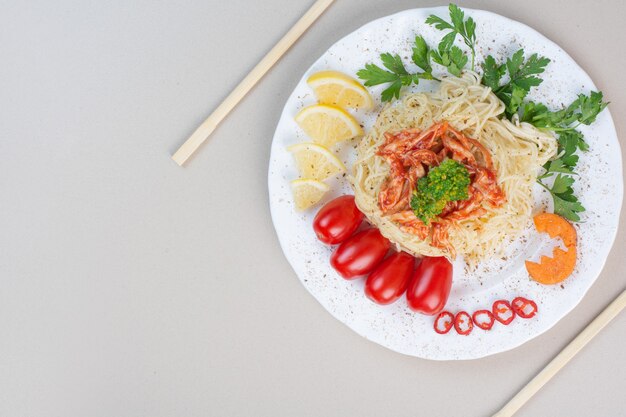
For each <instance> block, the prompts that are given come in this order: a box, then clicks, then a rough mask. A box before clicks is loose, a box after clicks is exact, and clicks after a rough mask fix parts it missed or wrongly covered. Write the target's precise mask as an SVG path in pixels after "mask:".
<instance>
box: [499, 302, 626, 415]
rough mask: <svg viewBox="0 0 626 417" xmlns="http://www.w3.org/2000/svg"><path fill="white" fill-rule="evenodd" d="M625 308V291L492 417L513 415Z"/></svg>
mask: <svg viewBox="0 0 626 417" xmlns="http://www.w3.org/2000/svg"><path fill="white" fill-rule="evenodd" d="M624 307H626V290H624V291H622V293H621V294H620V296H619V297H617V298H616V299H615V300H613V302H612V303H611V304H609V305H608V307H606V308H605V309H604V311H602V313H600V315H598V317H596V318H595V319H594V320H593V321H592V322H591V323H589V325H588V326H587V327H585V330H583V331H582V332H580V334H579V335H578V336H576V338H575V339H574V340H572V341H571V342H570V344H569V345H567V346H566V347H565V349H563V350H562V351H561V353H559V354H558V355H556V357H555V358H554V359H552V361H551V362H550V363H549V364H548V365H547V366H546V367H545V368H543V370H542V371H541V372H539V374H538V375H537V376H536V377H534V378H533V379H532V380H531V381H530V382H529V383H528V384H527V385H526V386H525V387H524V388H522V390H521V391H520V392H519V393H517V395H516V396H515V397H513V398H512V399H511V400H510V401H509V402H508V403H507V404H506V405H505V406H504V407H503V408H502V409H501V410H500V411H498V412H497V413H496V414H494V415H493V417H510V416H512V415H513V414H515V413H516V412H517V411H518V410H519V409H520V408H521V407H522V406H523V405H524V404H525V403H526V402H527V401H528V400H529V399H530V398H531V397H532V396H533V395H535V394H536V393H537V391H539V390H540V389H541V387H543V386H544V385H545V383H546V382H548V381H549V380H550V379H551V378H552V377H553V376H554V375H555V374H556V373H557V372H558V371H559V370H560V369H561V368H562V367H563V366H565V365H566V364H567V363H568V362H569V361H570V359H572V358H573V357H574V356H575V355H576V354H577V353H578V352H579V351H580V350H581V349H582V348H583V347H585V345H586V344H587V343H589V341H590V340H591V339H593V337H594V336H595V335H597V334H598V332H600V330H602V329H603V328H604V326H606V325H607V324H609V322H610V321H611V320H613V319H614V318H615V317H616V316H617V315H618V314H619V312H620V311H622V310H623V309H624Z"/></svg>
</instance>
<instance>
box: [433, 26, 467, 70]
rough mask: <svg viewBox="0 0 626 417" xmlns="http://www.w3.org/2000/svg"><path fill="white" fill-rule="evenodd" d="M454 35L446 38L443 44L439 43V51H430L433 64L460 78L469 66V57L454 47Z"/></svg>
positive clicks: (442, 41) (451, 33)
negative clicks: (467, 65)
mask: <svg viewBox="0 0 626 417" xmlns="http://www.w3.org/2000/svg"><path fill="white" fill-rule="evenodd" d="M450 35H452V36H450ZM454 35H455V33H454V32H450V33H448V34H447V35H446V36H444V37H443V39H442V40H441V42H439V45H438V46H437V50H434V49H433V50H432V51H430V57H431V58H432V60H433V62H435V63H437V64H439V65H443V66H444V67H446V69H447V70H448V72H449V73H450V74H452V75H454V76H455V77H459V76H461V71H462V70H463V68H465V65H466V64H467V56H466V55H465V54H464V53H463V51H462V50H461V48H459V47H458V46H454V45H453V42H454Z"/></svg>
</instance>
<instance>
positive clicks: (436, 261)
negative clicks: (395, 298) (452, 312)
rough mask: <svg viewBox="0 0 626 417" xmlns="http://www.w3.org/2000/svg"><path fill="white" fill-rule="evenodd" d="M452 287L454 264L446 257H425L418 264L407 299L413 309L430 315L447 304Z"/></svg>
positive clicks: (439, 310)
mask: <svg viewBox="0 0 626 417" xmlns="http://www.w3.org/2000/svg"><path fill="white" fill-rule="evenodd" d="M451 287H452V264H451V263H450V261H448V260H447V259H446V258H444V257H437V258H428V257H426V258H424V259H422V262H420V264H419V265H418V266H417V268H416V269H415V272H414V273H413V277H412V278H411V282H410V283H409V288H408V289H407V291H406V299H407V302H408V304H409V307H410V308H411V310H413V311H416V312H418V313H422V314H427V315H429V316H432V315H435V314H438V313H440V312H441V310H443V308H444V307H445V306H446V301H448V296H449V295H450V288H451Z"/></svg>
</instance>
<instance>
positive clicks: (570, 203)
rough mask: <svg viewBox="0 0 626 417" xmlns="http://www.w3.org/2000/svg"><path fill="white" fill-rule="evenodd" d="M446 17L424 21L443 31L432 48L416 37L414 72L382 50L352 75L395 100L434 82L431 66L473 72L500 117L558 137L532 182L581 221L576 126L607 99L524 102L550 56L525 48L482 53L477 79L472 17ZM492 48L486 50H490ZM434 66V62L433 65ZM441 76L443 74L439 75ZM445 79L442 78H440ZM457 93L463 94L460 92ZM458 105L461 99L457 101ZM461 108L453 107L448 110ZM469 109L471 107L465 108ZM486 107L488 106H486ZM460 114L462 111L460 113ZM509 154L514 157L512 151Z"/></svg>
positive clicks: (580, 146) (453, 10)
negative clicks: (499, 54) (557, 104)
mask: <svg viewBox="0 0 626 417" xmlns="http://www.w3.org/2000/svg"><path fill="white" fill-rule="evenodd" d="M449 14H450V21H449V22H448V21H446V20H445V19H443V18H441V17H439V16H436V15H430V16H429V17H428V18H427V19H426V23H427V24H429V25H431V26H433V27H435V28H436V29H438V30H440V31H445V32H447V33H446V35H445V36H444V37H443V38H442V39H441V41H440V42H439V44H438V45H437V48H436V49H435V48H432V49H431V48H430V46H429V45H428V44H427V43H426V41H425V40H424V38H423V37H422V36H421V35H418V36H416V37H415V40H414V44H413V54H412V56H411V60H412V61H413V64H415V65H416V66H417V68H418V70H417V71H416V72H414V73H411V72H409V71H407V69H406V67H405V66H404V63H403V60H402V58H401V57H400V55H398V54H391V53H383V54H381V55H380V59H381V61H382V63H383V66H384V67H385V68H381V67H379V66H377V65H376V64H373V63H369V64H366V65H365V67H364V68H363V69H361V70H359V71H358V72H357V76H358V77H359V78H361V79H362V80H364V81H365V85H366V86H375V85H380V84H386V85H387V88H385V89H384V90H383V91H382V95H381V98H382V101H383V102H385V101H392V100H393V99H394V98H395V99H399V98H400V97H401V95H402V89H403V88H404V87H405V86H410V85H411V84H415V85H417V84H419V82H420V80H436V81H439V80H440V79H441V78H440V77H442V76H441V75H439V74H438V73H437V72H436V71H435V70H436V68H437V66H439V67H444V68H445V69H446V71H447V72H448V73H449V74H450V75H452V76H453V77H460V78H464V77H465V76H466V75H468V74H474V75H476V77H477V79H478V80H479V81H480V83H481V84H482V85H483V86H485V87H487V88H489V89H490V90H491V91H492V92H493V94H494V95H495V97H497V99H498V101H499V102H500V103H501V104H502V106H501V107H500V108H498V110H499V111H500V113H499V116H502V117H503V118H504V120H508V121H510V122H512V123H513V124H514V125H515V126H517V127H518V128H520V127H521V128H525V127H526V126H534V127H537V128H539V129H540V130H542V131H545V132H547V133H548V132H549V133H550V134H551V135H552V136H553V137H557V139H558V152H556V153H553V154H552V155H551V156H550V160H549V161H548V163H546V164H545V165H544V166H543V167H542V168H543V171H544V172H543V174H541V175H540V176H538V177H537V178H536V181H537V183H539V185H541V186H542V187H544V188H545V189H546V190H547V191H548V192H549V193H550V195H551V196H552V199H553V201H554V212H555V213H556V214H559V215H561V216H563V217H565V218H567V219H568V220H571V221H580V215H579V213H581V212H583V211H584V210H585V208H584V207H583V206H582V204H580V202H579V201H578V198H577V197H576V195H575V194H574V189H573V187H572V185H573V183H574V181H575V178H576V176H575V174H576V172H575V169H576V165H577V163H578V155H576V153H577V151H578V150H580V151H586V150H587V149H588V148H589V146H588V144H587V143H586V142H585V140H584V136H583V134H582V133H581V132H580V131H579V130H577V127H578V126H580V125H591V124H592V123H593V122H594V121H595V120H596V117H597V116H598V114H599V113H600V112H602V110H604V109H605V108H606V106H607V104H608V103H606V102H604V100H603V96H602V93H601V92H596V91H592V92H590V94H589V95H585V94H579V95H578V97H577V98H576V99H575V100H574V101H573V102H572V103H571V104H569V105H568V106H567V107H564V108H562V109H560V110H556V111H553V110H550V109H549V108H548V106H546V105H545V104H543V103H537V102H533V101H530V100H527V99H526V97H527V95H528V93H530V91H531V89H532V88H534V87H537V86H539V85H540V84H541V83H542V81H543V80H542V79H541V78H540V77H539V74H542V73H543V72H544V70H545V68H546V66H547V65H548V64H549V63H550V59H549V58H546V57H543V56H539V55H538V54H533V55H531V56H530V57H528V59H525V55H524V50H523V49H519V50H517V51H516V52H515V53H514V54H513V55H512V56H511V57H510V58H508V59H507V60H506V62H500V63H498V62H497V61H496V59H495V58H494V57H493V56H491V55H487V56H486V57H485V60H484V62H483V63H482V65H481V67H482V73H483V74H482V77H480V76H478V75H477V74H475V73H474V71H475V70H477V68H476V66H475V58H476V52H475V45H476V40H477V38H476V31H475V29H476V23H475V22H474V20H473V19H472V18H471V17H468V18H467V19H465V13H464V12H463V10H461V9H460V8H459V7H458V6H456V5H455V4H450V6H449ZM457 37H459V38H460V39H461V40H462V42H463V43H464V44H465V46H466V47H467V48H468V49H469V51H470V53H471V57H472V59H471V66H470V68H469V69H466V65H467V64H468V57H467V55H466V54H465V52H464V51H463V50H462V49H461V48H460V47H459V46H457V45H455V41H456V39H457ZM489 49H491V48H489ZM433 64H435V65H433ZM444 76H445V75H444ZM444 81H445V80H444ZM459 97H461V98H463V97H464V96H463V95H462V94H461V95H459ZM458 104H463V103H458ZM462 107H464V105H462V106H461V107H453V108H452V110H451V113H455V112H456V110H458V109H460V108H462ZM470 107H471V108H474V106H470ZM487 107H488V106H487ZM476 110H477V111H476V112H475V113H474V115H475V116H476V117H478V118H481V117H482V116H483V110H487V112H489V110H490V109H489V108H487V109H485V108H480V109H476ZM460 113H463V111H461V112H460ZM513 155H516V153H515V152H514V153H513ZM547 178H551V179H553V182H552V185H551V186H550V185H549V182H548V183H546V182H545V180H546V179H547Z"/></svg>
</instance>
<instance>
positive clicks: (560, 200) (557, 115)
mask: <svg viewBox="0 0 626 417" xmlns="http://www.w3.org/2000/svg"><path fill="white" fill-rule="evenodd" d="M607 105H608V103H606V102H604V101H603V97H602V93H601V92H595V91H592V92H591V94H589V96H586V95H584V94H579V95H578V97H577V98H576V100H574V101H573V102H572V104H570V105H569V106H567V107H566V108H564V109H562V110H559V111H554V112H553V111H550V110H548V108H547V107H546V106H545V105H544V104H541V103H534V102H532V101H531V102H528V103H526V104H525V105H524V107H523V110H522V113H521V115H520V120H521V121H523V122H528V123H531V124H533V125H535V126H536V127H538V128H541V129H547V130H552V131H554V132H555V133H558V135H559V137H558V141H559V148H558V152H557V156H556V158H554V159H552V160H551V161H548V162H547V163H546V164H545V165H544V166H543V168H544V169H545V173H544V174H542V175H541V176H539V177H538V178H537V182H538V183H539V184H540V185H541V186H542V187H543V188H545V189H546V190H548V191H549V192H550V194H551V195H552V198H553V200H554V212H555V213H556V214H559V215H561V216H563V217H565V218H567V219H569V220H572V221H580V216H579V215H578V213H580V212H582V211H585V208H584V207H583V206H582V204H580V202H579V201H578V198H577V197H576V196H575V195H574V190H573V188H572V186H573V185H574V182H575V179H574V176H575V175H577V174H576V170H575V168H576V164H578V155H576V152H577V151H578V150H581V151H583V152H584V151H587V149H588V148H589V146H588V145H587V142H585V138H584V136H583V134H582V133H581V132H579V131H578V130H576V128H577V127H578V126H580V125H581V124H584V125H590V124H591V123H593V122H594V121H595V120H596V118H597V116H598V114H599V113H600V112H601V111H602V110H604V108H605V107H606V106H607ZM555 175H556V176H555ZM551 177H554V183H553V184H552V187H551V188H550V187H549V186H547V185H546V184H545V183H544V182H543V180H544V179H547V178H551Z"/></svg>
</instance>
